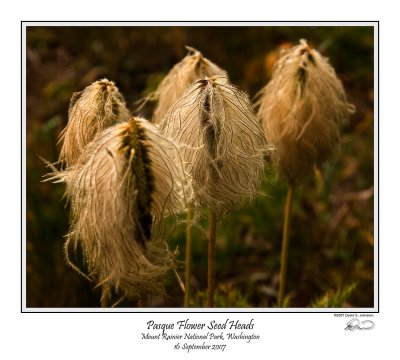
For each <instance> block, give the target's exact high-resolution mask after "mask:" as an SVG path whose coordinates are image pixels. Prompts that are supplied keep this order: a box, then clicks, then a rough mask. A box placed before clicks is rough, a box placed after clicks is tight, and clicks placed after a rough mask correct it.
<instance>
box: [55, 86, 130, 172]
mask: <svg viewBox="0 0 400 360" xmlns="http://www.w3.org/2000/svg"><path fill="white" fill-rule="evenodd" d="M129 117H130V114H129V111H128V109H127V108H126V105H125V100H124V98H123V96H122V94H121V93H120V92H119V91H118V88H117V87H116V86H115V84H114V83H113V82H112V81H109V80H107V79H103V80H99V81H96V82H94V83H93V84H91V85H89V86H88V87H87V88H85V89H84V90H83V91H81V92H77V93H75V94H74V95H73V96H72V98H71V101H70V106H69V112H68V124H67V126H66V128H65V129H64V131H63V132H62V134H61V138H60V141H62V142H63V145H62V149H61V153H60V160H61V161H62V162H63V163H65V164H66V165H72V164H74V163H75V162H76V161H77V159H78V157H79V156H80V154H81V153H82V151H83V149H84V148H85V146H86V145H87V144H88V143H89V142H90V141H92V140H93V138H94V137H95V135H96V134H97V133H98V132H100V131H102V130H104V129H106V128H108V127H110V126H113V125H114V124H116V123H117V122H123V121H127V120H128V119H129Z"/></svg>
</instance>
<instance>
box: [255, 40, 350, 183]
mask: <svg viewBox="0 0 400 360" xmlns="http://www.w3.org/2000/svg"><path fill="white" fill-rule="evenodd" d="M258 105H259V109H258V116H259V118H260V119H261V120H262V123H263V126H264V130H265V135H266V138H267V140H268V142H269V143H270V144H271V145H273V146H274V147H275V148H276V154H277V159H276V161H277V164H278V168H279V172H280V174H281V175H282V176H284V177H286V178H287V179H288V181H289V182H290V183H297V182H300V181H302V180H304V179H305V178H306V177H308V176H310V174H312V170H313V167H314V165H319V164H321V163H322V162H324V161H325V160H326V159H328V158H329V157H330V156H331V155H332V154H333V153H334V152H335V150H336V149H337V147H338V144H339V135H340V134H339V127H340V125H341V124H342V123H343V122H344V121H346V120H347V119H348V117H349V114H350V113H352V112H354V107H353V106H352V105H350V104H349V103H348V102H347V99H346V94H345V91H344V89H343V86H342V84H341V82H340V80H339V79H338V78H337V76H336V74H335V71H334V69H333V68H332V66H331V65H330V64H329V62H328V60H327V59H326V58H324V57H322V56H321V55H320V54H319V53H318V52H317V51H316V50H314V49H311V48H310V47H309V46H308V44H307V43H306V41H305V40H301V41H300V44H299V45H297V46H294V47H292V48H291V49H289V50H287V51H285V52H284V53H283V55H282V56H281V58H280V59H279V61H278V62H277V64H276V65H275V69H274V72H273V75H272V79H271V81H270V82H269V83H268V84H267V85H266V86H265V87H264V89H262V91H261V97H260V99H259V101H258Z"/></svg>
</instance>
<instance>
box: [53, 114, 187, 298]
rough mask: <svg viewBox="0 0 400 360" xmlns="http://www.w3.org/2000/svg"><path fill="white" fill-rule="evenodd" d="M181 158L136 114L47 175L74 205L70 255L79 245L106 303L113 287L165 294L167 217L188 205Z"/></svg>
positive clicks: (139, 294) (129, 293)
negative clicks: (68, 164)
mask: <svg viewBox="0 0 400 360" xmlns="http://www.w3.org/2000/svg"><path fill="white" fill-rule="evenodd" d="M178 158H179V154H177V148H176V146H175V144H174V143H173V142H172V141H170V140H168V139H167V138H166V137H165V136H163V135H161V134H160V132H159V130H158V129H157V128H156V127H155V126H153V125H152V124H150V123H149V122H148V121H147V120H144V119H140V118H132V119H131V120H130V121H129V122H125V123H122V124H117V125H114V126H113V127H111V128H108V129H106V130H104V131H103V132H102V133H100V134H98V135H97V136H96V137H95V139H94V140H93V141H92V142H91V143H89V144H88V146H87V147H86V148H85V149H84V151H83V153H82V155H81V156H80V157H79V159H78V161H77V162H76V163H75V164H74V165H73V166H71V167H69V168H67V169H66V170H64V171H61V172H56V173H53V174H52V175H51V176H50V178H49V179H50V180H53V181H54V182H65V183H66V197H67V199H68V200H69V201H70V203H71V229H70V232H69V234H68V235H67V241H66V244H65V249H66V254H67V258H68V259H69V256H68V254H69V253H70V250H71V249H70V248H73V249H75V250H77V249H78V247H79V246H80V247H81V248H82V251H83V255H84V259H85V262H86V264H87V268H88V277H89V278H90V279H92V280H93V281H95V282H96V283H97V284H98V285H100V286H102V288H103V295H102V302H104V300H106V299H108V298H110V297H111V293H114V294H117V295H118V296H120V297H122V296H124V297H127V298H132V299H143V297H145V296H147V295H148V294H150V295H151V294H161V293H162V290H163V288H162V279H163V278H164V276H165V275H166V273H167V271H168V270H169V269H171V267H172V261H173V257H172V254H171V253H170V252H169V251H168V249H167V246H166V243H165V241H164V238H163V235H164V228H163V221H162V219H163V216H164V214H165V213H170V214H171V213H172V214H173V213H175V212H176V211H180V210H181V209H182V208H183V207H184V204H183V203H182V198H183V196H182V195H183V189H182V187H183V170H182V169H183V168H182V165H181V164H179V163H177V159H178ZM147 212H148V214H147ZM147 215H150V216H147ZM73 266H74V265H73ZM74 267H75V266H74ZM75 269H77V267H75ZM78 271H79V269H78Z"/></svg>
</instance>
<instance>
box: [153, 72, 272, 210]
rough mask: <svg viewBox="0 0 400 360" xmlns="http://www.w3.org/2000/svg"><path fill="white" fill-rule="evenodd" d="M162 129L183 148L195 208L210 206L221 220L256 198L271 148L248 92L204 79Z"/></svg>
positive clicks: (223, 81) (174, 109) (172, 111)
mask: <svg viewBox="0 0 400 360" xmlns="http://www.w3.org/2000/svg"><path fill="white" fill-rule="evenodd" d="M160 128H161V130H162V131H163V133H164V134H165V135H166V136H169V137H171V138H173V139H174V140H175V141H176V142H177V143H179V144H181V146H180V150H181V154H182V158H183V161H184V164H185V169H186V172H187V174H189V175H190V177H191V180H192V190H193V191H192V193H191V195H190V196H189V199H190V202H191V203H192V204H193V205H194V206H195V207H210V208H211V209H212V210H213V211H214V212H215V213H216V214H217V215H218V216H219V215H222V214H224V213H225V212H227V211H229V210H231V209H232V208H234V207H236V206H240V205H242V204H243V203H244V202H246V201H248V200H251V199H254V197H255V196H256V194H257V193H258V189H259V186H260V183H261V181H262V179H263V169H264V155H265V153H266V151H267V144H266V140H265V136H264V133H263V129H262V127H261V125H260V124H259V122H258V121H257V119H256V118H255V115H254V113H253V111H252V108H251V106H250V102H249V99H248V97H247V95H246V94H245V93H244V92H242V91H239V90H238V89H237V88H235V87H234V86H233V85H231V84H229V83H227V81H226V79H225V78H220V77H213V78H211V79H207V78H206V79H202V80H198V81H196V82H195V83H194V84H192V85H191V86H190V87H189V88H188V89H187V90H186V92H185V93H184V94H183V95H182V97H181V98H180V99H179V100H178V101H177V102H176V103H175V104H174V105H173V106H172V108H171V109H170V110H169V111H168V113H167V115H166V116H165V118H164V120H163V121H162V123H161V124H160Z"/></svg>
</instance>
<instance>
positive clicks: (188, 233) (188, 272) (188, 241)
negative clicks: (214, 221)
mask: <svg viewBox="0 0 400 360" xmlns="http://www.w3.org/2000/svg"><path fill="white" fill-rule="evenodd" d="M191 221H192V209H191V207H190V206H188V208H187V209H186V253H185V266H186V267H185V295H184V299H183V306H184V307H189V303H190V275H191V265H192V254H191V252H192V224H191Z"/></svg>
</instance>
